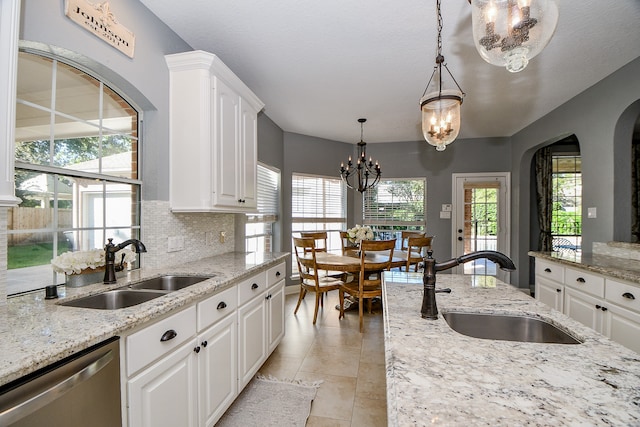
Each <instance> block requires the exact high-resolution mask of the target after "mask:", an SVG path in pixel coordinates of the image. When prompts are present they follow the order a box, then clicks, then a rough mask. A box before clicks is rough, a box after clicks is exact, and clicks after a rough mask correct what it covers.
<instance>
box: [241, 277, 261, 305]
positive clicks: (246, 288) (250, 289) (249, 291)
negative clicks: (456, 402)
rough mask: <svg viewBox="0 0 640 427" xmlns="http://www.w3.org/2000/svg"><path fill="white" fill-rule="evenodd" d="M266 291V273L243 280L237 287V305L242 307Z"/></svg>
mask: <svg viewBox="0 0 640 427" xmlns="http://www.w3.org/2000/svg"><path fill="white" fill-rule="evenodd" d="M266 289H267V272H266V271H263V272H262V273H258V274H256V275H255V276H252V277H250V278H249V279H245V280H243V281H242V282H240V284H239V285H238V305H239V306H240V305H242V304H244V303H245V302H247V301H249V300H250V299H252V298H253V297H255V296H257V295H260V294H261V293H262V292H263V291H265V290H266Z"/></svg>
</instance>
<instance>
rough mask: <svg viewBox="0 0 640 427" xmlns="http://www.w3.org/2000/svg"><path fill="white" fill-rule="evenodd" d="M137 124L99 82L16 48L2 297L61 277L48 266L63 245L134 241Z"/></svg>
mask: <svg viewBox="0 0 640 427" xmlns="http://www.w3.org/2000/svg"><path fill="white" fill-rule="evenodd" d="M138 121H139V114H138V112H137V111H136V109H135V108H134V107H133V106H132V105H131V104H130V103H128V102H127V101H126V100H125V99H124V98H123V97H122V96H120V95H119V94H117V93H116V92H115V91H114V90H113V89H112V88H110V87H108V86H106V85H105V84H104V83H103V82H102V81H100V80H99V79H97V78H95V77H93V76H90V75H89V74H87V73H85V72H83V71H81V70H79V69H76V68H74V67H72V66H70V65H67V64H64V63H62V62H60V61H58V60H56V59H51V58H46V57H42V56H39V55H35V54H31V53H27V52H20V54H19V59H18V81H17V105H16V144H15V148H16V162H15V164H16V168H15V185H16V195H17V196H18V197H20V198H21V199H22V203H20V205H19V206H18V207H15V208H11V209H9V224H8V236H7V237H8V269H9V271H8V293H9V294H14V293H18V292H23V291H28V290H32V289H37V288H42V287H44V286H47V285H50V284H54V283H63V282H64V277H63V276H62V275H61V276H62V277H57V275H56V274H55V273H53V270H52V269H51V266H50V261H51V259H52V258H54V257H55V256H56V255H58V254H60V253H62V252H66V251H77V250H88V249H95V248H102V247H103V246H104V244H105V242H106V239H107V238H113V239H114V241H115V242H120V241H124V240H126V239H129V238H139V234H140V186H141V182H140V181H139V180H138V149H139V140H138ZM107 213H108V215H107Z"/></svg>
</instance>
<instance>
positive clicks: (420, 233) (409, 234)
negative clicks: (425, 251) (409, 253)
mask: <svg viewBox="0 0 640 427" xmlns="http://www.w3.org/2000/svg"><path fill="white" fill-rule="evenodd" d="M425 234H426V233H425V232H424V231H403V232H401V233H400V236H401V238H402V240H401V242H400V250H403V251H406V250H407V240H409V237H424V235H425Z"/></svg>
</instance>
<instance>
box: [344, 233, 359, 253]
mask: <svg viewBox="0 0 640 427" xmlns="http://www.w3.org/2000/svg"><path fill="white" fill-rule="evenodd" d="M340 243H341V244H342V255H347V253H348V252H349V251H355V250H358V247H357V246H356V245H354V244H352V243H351V241H350V240H349V232H348V231H341V232H340Z"/></svg>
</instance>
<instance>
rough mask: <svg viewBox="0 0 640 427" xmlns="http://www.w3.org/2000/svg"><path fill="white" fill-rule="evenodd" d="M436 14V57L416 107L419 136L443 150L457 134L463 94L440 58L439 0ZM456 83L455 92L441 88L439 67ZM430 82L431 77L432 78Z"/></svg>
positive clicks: (441, 57) (441, 56)
mask: <svg viewBox="0 0 640 427" xmlns="http://www.w3.org/2000/svg"><path fill="white" fill-rule="evenodd" d="M436 9H437V12H438V54H437V55H436V65H435V67H434V68H433V73H432V74H431V78H430V79H429V83H427V87H426V88H425V90H424V93H423V94H422V98H420V108H421V109H422V135H423V136H424V139H425V140H426V141H427V142H428V143H429V144H431V145H433V146H435V147H436V150H437V151H443V150H444V149H445V148H446V147H447V145H448V144H451V143H452V142H453V141H454V140H455V139H456V137H457V136H458V133H460V105H462V98H463V97H464V92H462V89H461V88H460V85H459V84H458V82H457V81H456V79H455V78H454V77H453V74H451V71H449V67H447V64H446V63H445V62H444V56H443V55H442V14H441V13H440V0H437V1H436ZM443 66H444V69H445V70H447V73H448V74H449V76H450V77H451V79H452V80H453V82H454V83H455V84H456V86H457V88H458V89H443V88H442V77H443V76H442V67H443ZM436 75H437V77H436V79H435V80H434V78H433V77H434V76H436ZM432 82H433V83H434V85H435V90H433V91H431V92H429V93H427V91H428V90H429V86H430V85H431V83H432Z"/></svg>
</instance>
